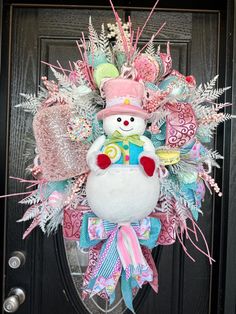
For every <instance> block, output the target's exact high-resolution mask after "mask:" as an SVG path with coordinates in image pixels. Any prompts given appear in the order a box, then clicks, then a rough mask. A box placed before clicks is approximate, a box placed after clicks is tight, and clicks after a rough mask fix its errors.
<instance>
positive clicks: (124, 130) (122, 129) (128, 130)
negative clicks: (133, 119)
mask: <svg viewBox="0 0 236 314" xmlns="http://www.w3.org/2000/svg"><path fill="white" fill-rule="evenodd" d="M120 129H121V130H122V131H125V132H128V131H132V130H133V129H134V128H131V129H127V130H125V129H122V128H121V127H120Z"/></svg>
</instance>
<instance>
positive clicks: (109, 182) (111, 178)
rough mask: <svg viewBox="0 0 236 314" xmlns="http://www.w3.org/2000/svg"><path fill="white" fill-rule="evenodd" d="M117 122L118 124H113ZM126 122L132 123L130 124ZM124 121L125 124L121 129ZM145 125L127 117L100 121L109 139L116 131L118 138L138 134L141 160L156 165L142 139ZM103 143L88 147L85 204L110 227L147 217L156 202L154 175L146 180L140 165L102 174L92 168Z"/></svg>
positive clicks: (115, 166) (148, 143)
mask: <svg viewBox="0 0 236 314" xmlns="http://www.w3.org/2000/svg"><path fill="white" fill-rule="evenodd" d="M118 118H120V119H121V121H117V119H118ZM130 118H133V119H134V121H132V122H131V120H130ZM124 121H129V125H127V126H125V125H124V124H123V122H124ZM145 126H146V125H145V121H144V119H142V118H140V117H133V116H130V115H123V114H122V115H112V116H109V117H106V118H105V119H104V121H103V127H104V131H105V133H106V134H107V135H108V136H110V135H112V134H113V133H114V131H116V130H117V131H119V132H120V133H121V134H122V136H127V135H133V134H138V135H140V139H141V140H142V141H143V142H144V145H143V149H144V150H143V152H142V153H141V154H142V156H148V157H151V158H153V159H154V160H155V161H157V159H156V156H155V149H154V146H153V144H152V143H151V141H150V140H149V139H148V138H147V137H145V136H143V135H142V134H143V133H144V130H145ZM105 141H106V137H105V136H104V135H103V136H101V137H99V138H98V139H97V140H96V141H95V142H94V143H93V145H92V146H91V148H90V149H89V151H88V154H87V162H88V165H89V167H90V169H91V172H90V174H89V176H88V180H87V185H86V194H87V200H88V203H89V205H90V207H91V209H92V211H93V212H94V213H95V214H96V215H97V216H98V217H100V218H102V219H105V220H108V221H110V222H114V223H126V222H133V221H137V220H140V219H142V218H145V217H147V216H148V215H149V214H150V213H151V212H152V211H153V209H154V208H155V206H156V203H157V201H158V198H159V192H160V183H159V179H158V174H157V172H156V171H155V173H154V175H153V176H147V175H146V174H145V172H144V170H143V169H142V167H141V166H140V165H125V164H122V165H118V164H112V165H110V166H109V167H108V168H107V169H105V170H102V169H100V168H99V167H98V166H97V164H96V158H97V155H98V154H99V153H102V152H101V149H102V147H103V146H104V143H105Z"/></svg>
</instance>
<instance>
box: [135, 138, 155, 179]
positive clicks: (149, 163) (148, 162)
mask: <svg viewBox="0 0 236 314" xmlns="http://www.w3.org/2000/svg"><path fill="white" fill-rule="evenodd" d="M140 139H141V141H143V142H144V144H143V152H142V153H141V154H140V155H139V163H140V165H141V166H142V168H143V169H144V171H145V173H146V174H147V175H148V176H153V174H154V173H155V171H156V169H157V167H158V166H159V158H158V157H157V155H156V154H155V147H154V145H153V144H152V141H151V140H150V139H149V138H147V137H146V136H144V135H142V136H140Z"/></svg>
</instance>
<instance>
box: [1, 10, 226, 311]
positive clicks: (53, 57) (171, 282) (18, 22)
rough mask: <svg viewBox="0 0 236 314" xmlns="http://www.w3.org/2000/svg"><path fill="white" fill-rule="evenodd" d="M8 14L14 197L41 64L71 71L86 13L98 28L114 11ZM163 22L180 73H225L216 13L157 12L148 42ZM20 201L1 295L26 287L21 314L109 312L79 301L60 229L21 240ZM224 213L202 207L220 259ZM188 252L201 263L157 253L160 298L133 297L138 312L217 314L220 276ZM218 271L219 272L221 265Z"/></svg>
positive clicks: (138, 15) (201, 77) (10, 186)
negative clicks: (30, 96)
mask: <svg viewBox="0 0 236 314" xmlns="http://www.w3.org/2000/svg"><path fill="white" fill-rule="evenodd" d="M8 12H9V22H10V25H11V28H10V37H9V47H7V48H9V51H8V58H9V59H8V62H9V63H8V74H9V80H8V82H9V86H8V89H6V88H5V86H6V85H5V84H6V82H5V84H3V85H2V87H3V89H4V88H5V89H4V91H5V94H4V95H6V98H5V99H6V100H7V102H6V103H4V106H5V105H6V106H7V105H9V107H6V108H7V115H6V117H7V118H6V119H4V121H5V122H6V124H7V128H8V132H9V133H8V134H7V135H8V136H9V137H8V139H9V140H8V142H7V152H8V153H7V172H6V175H5V178H6V181H7V193H16V192H22V191H24V188H25V186H24V185H21V184H19V182H17V181H14V180H11V179H8V176H9V175H10V176H14V177H24V176H25V173H24V169H25V165H26V160H25V159H24V158H22V156H24V153H25V149H26V148H27V147H26V144H25V141H24V139H25V136H27V134H29V133H30V132H31V122H32V120H31V117H30V116H29V115H27V114H26V113H24V112H23V111H21V110H19V109H17V108H15V105H16V104H17V103H19V102H20V101H21V98H20V96H19V94H20V93H21V92H24V93H37V90H38V85H39V84H40V78H41V76H42V75H46V76H47V75H48V76H49V77H52V76H51V74H50V73H49V72H48V68H47V67H46V66H45V65H44V64H42V63H41V62H40V61H41V60H43V61H46V62H49V63H53V64H55V63H56V61H57V60H59V61H60V63H61V64H62V65H64V66H68V64H67V60H71V61H76V60H78V59H79V54H78V51H77V49H76V44H75V40H76V39H78V37H79V36H80V34H81V31H84V32H85V34H86V33H87V25H88V18H89V16H92V20H93V24H94V26H95V27H99V26H100V24H101V23H104V24H107V23H112V22H113V14H112V11H111V9H110V8H108V9H107V8H98V7H97V8H93V7H92V8H82V7H78V6H77V7H73V8H70V7H69V6H68V7H46V6H45V7H40V6H30V5H29V6H20V5H17V6H11V10H10V11H8ZM119 12H120V15H121V16H123V18H126V17H127V16H128V15H131V18H132V21H133V22H134V24H136V25H142V24H143V23H144V20H145V18H146V17H147V14H148V11H147V10H145V9H142V10H140V9H132V8H131V9H120V11H119ZM164 21H166V22H167V25H166V27H165V28H164V30H163V31H162V33H161V34H160V36H159V37H158V39H157V41H156V44H157V45H158V44H161V47H162V50H165V43H166V42H167V41H170V42H171V54H172V58H173V60H174V68H175V69H177V70H179V71H180V72H182V73H183V74H186V75H187V74H194V75H195V77H196V79H197V82H199V83H200V82H207V81H209V80H210V79H211V78H213V77H214V76H215V75H216V74H217V73H219V70H221V72H223V71H224V65H222V63H221V64H220V62H222V61H221V60H220V53H222V51H220V49H219V47H220V40H221V39H220V37H219V34H220V27H221V26H220V23H219V22H220V16H219V12H217V11H208V12H207V11H204V12H201V11H193V12H191V10H190V11H186V12H184V11H181V12H179V11H177V10H160V11H157V12H155V14H154V16H153V18H152V19H151V21H150V23H149V24H148V26H147V27H146V30H145V32H144V35H143V42H144V43H145V42H146V41H147V40H149V38H150V37H151V35H152V33H153V32H155V30H156V29H158V27H159V26H160V25H161V24H162V23H163V22H164ZM4 56H6V54H4ZM5 62H7V59H5ZM4 69H6V64H4ZM222 81H223V80H221V81H220V82H221V83H222ZM223 84H224V83H223ZM2 105H3V104H2ZM3 113H4V111H3ZM3 117H4V116H3V114H2V118H3ZM4 121H3V122H4ZM220 132H221V133H220V134H219V138H220V140H221V139H222V137H223V136H224V133H223V132H224V130H223V128H222V129H221V130H220ZM220 140H219V142H220ZM212 145H214V143H212ZM3 149H4V147H3ZM218 177H220V173H218ZM17 199H19V198H10V199H8V200H7V202H6V212H5V213H6V216H5V221H6V226H5V236H6V237H5V268H4V274H5V281H4V282H5V287H4V295H5V296H6V295H7V293H8V291H9V290H10V289H11V288H12V287H13V286H17V287H18V286H19V287H22V288H23V289H24V290H25V292H26V300H25V302H24V303H23V304H22V305H21V306H20V308H19V310H18V313H22V314H49V313H50V314H54V313H55V314H56V313H57V314H64V313H67V314H74V313H83V314H85V313H93V314H95V313H103V312H104V313H108V312H109V307H108V308H107V310H108V311H106V309H104V308H102V309H101V308H99V307H98V306H99V304H98V303H97V305H96V304H95V303H93V302H89V303H83V302H82V301H81V299H80V297H79V288H78V282H80V278H79V277H76V276H78V274H77V275H76V274H74V275H73V267H74V266H75V265H73V257H74V256H73V249H74V247H72V248H71V246H70V245H68V244H67V245H66V248H67V250H65V245H64V242H63V238H62V234H61V230H59V232H58V233H57V235H54V236H50V237H48V238H47V237H45V236H43V234H42V232H41V231H40V230H37V231H34V232H33V234H32V235H31V236H30V237H29V238H28V239H26V240H24V241H23V240H22V239H21V236H22V234H23V231H24V229H25V228H26V225H24V224H19V223H16V220H17V219H19V218H20V217H21V216H22V213H23V212H24V210H25V208H24V207H23V206H22V205H19V204H17ZM219 209H220V203H219V202H216V201H215V199H214V197H212V196H210V195H209V194H208V195H207V197H206V201H205V204H204V208H203V212H204V217H202V218H200V221H199V224H200V226H201V229H202V230H203V232H204V233H205V235H206V238H207V241H208V243H209V246H210V248H211V250H212V252H213V253H215V254H216V258H217V257H218V258H220V254H218V253H217V252H218V251H217V241H216V240H217V230H218V229H216V228H218V227H219V221H218V222H217V221H216V217H219V214H218V213H217V212H216V211H218V210H219ZM13 251H22V252H24V253H25V256H26V262H25V264H24V266H23V267H20V268H19V269H15V270H14V269H12V268H10V267H9V266H8V262H7V261H8V259H9V257H10V256H11V253H12V252H13ZM189 251H190V253H191V254H192V255H193V256H194V257H195V258H196V263H193V262H192V261H191V260H189V259H188V257H187V256H186V255H185V254H184V252H183V250H182V248H181V247H180V245H179V244H178V243H176V244H175V245H173V246H170V247H164V248H157V249H156V250H155V251H154V253H153V254H154V256H155V260H156V262H157V266H158V271H159V290H160V292H159V294H158V295H156V294H155V293H154V292H153V291H151V290H150V289H149V288H145V289H143V290H142V291H140V293H139V294H138V296H137V297H136V300H135V305H136V309H137V313H140V314H141V313H142V314H147V313H155V312H156V313H159V314H177V313H182V314H189V313H191V314H194V313H199V314H205V313H216V311H215V309H216V308H217V300H218V299H217V293H216V292H214V290H213V289H214V286H213V284H214V283H215V282H216V281H217V280H216V279H215V278H216V277H213V274H214V271H213V270H212V268H211V266H210V265H209V263H208V260H207V259H206V258H205V257H204V256H202V255H201V254H200V253H198V252H196V251H194V249H193V248H191V247H189ZM68 261H69V263H68ZM216 273H217V274H218V266H216ZM217 278H218V277H217ZM212 306H213V309H211V307H212ZM103 309H104V310H103ZM123 309H124V307H117V308H114V309H113V311H112V313H117V314H118V313H121V311H123ZM217 311H218V309H217Z"/></svg>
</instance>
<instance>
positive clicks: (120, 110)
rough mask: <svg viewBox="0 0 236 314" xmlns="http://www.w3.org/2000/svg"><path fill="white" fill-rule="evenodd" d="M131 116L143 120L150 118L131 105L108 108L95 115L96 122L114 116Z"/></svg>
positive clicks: (144, 112)
mask: <svg viewBox="0 0 236 314" xmlns="http://www.w3.org/2000/svg"><path fill="white" fill-rule="evenodd" d="M125 113H126V114H131V115H134V116H138V117H141V118H143V119H145V120H147V119H149V118H150V116H151V115H150V113H148V112H146V111H145V110H143V109H141V108H138V107H135V106H133V105H124V104H122V105H116V106H112V107H110V108H106V109H103V110H101V111H99V112H98V113H97V118H98V120H103V119H104V118H106V117H108V116H112V115H116V114H125Z"/></svg>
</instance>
